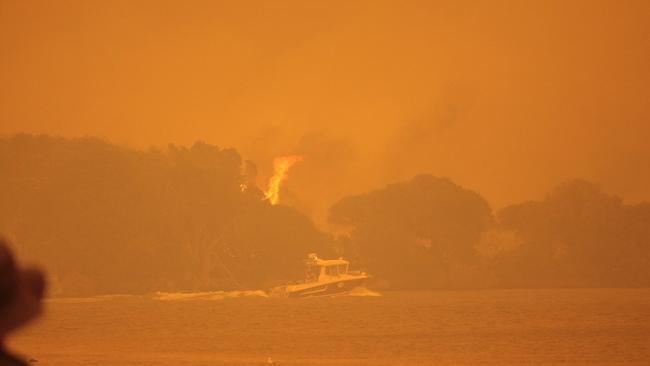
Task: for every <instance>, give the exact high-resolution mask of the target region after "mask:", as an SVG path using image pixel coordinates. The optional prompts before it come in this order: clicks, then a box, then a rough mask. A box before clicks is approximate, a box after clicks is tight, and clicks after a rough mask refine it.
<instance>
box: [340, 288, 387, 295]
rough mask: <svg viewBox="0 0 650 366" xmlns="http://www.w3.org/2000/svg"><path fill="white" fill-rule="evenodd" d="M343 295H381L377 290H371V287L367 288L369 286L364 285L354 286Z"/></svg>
mask: <svg viewBox="0 0 650 366" xmlns="http://www.w3.org/2000/svg"><path fill="white" fill-rule="evenodd" d="M345 296H360V297H364V296H373V297H376V296H381V294H380V293H379V292H377V291H373V290H371V289H369V288H367V287H365V286H359V287H356V288H354V290H352V291H350V292H348V293H347V294H346V295H345Z"/></svg>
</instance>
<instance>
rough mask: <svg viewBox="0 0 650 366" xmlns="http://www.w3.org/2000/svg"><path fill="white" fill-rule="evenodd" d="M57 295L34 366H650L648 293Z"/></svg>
mask: <svg viewBox="0 0 650 366" xmlns="http://www.w3.org/2000/svg"><path fill="white" fill-rule="evenodd" d="M254 295H255V294H250V295H249V296H244V297H237V298H229V297H228V296H226V298H224V296H222V294H197V295H192V296H189V295H185V296H181V295H178V294H176V295H175V294H167V295H161V296H146V297H104V298H88V299H58V300H53V301H50V302H48V304H47V314H46V316H45V317H44V318H43V319H42V320H41V321H40V322H38V323H36V324H34V325H33V326H31V327H30V328H29V329H27V330H25V331H23V332H22V333H21V334H20V335H19V336H18V337H15V338H14V340H13V342H12V346H13V348H15V349H20V350H22V351H26V352H28V353H29V355H31V356H32V357H35V358H36V359H38V360H39V362H38V365H43V366H47V365H72V366H76V365H84V366H87V365H205V366H208V365H267V359H268V357H272V358H273V360H274V361H275V362H276V365H278V366H283V365H486V364H492V365H504V364H506V365H551V364H553V365H556V364H557V365H595V364H600V365H650V289H584V290H583V289H580V290H490V291H453V292H452V291H450V292H388V293H384V294H383V296H381V297H372V296H346V297H336V298H326V299H303V300H288V299H273V298H265V297H260V296H254Z"/></svg>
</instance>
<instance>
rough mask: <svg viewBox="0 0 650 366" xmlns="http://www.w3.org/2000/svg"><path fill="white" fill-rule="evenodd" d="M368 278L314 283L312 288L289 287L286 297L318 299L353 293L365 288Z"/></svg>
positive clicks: (286, 290)
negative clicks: (356, 289)
mask: <svg viewBox="0 0 650 366" xmlns="http://www.w3.org/2000/svg"><path fill="white" fill-rule="evenodd" d="M367 279H368V278H367V277H359V278H350V279H344V280H339V281H333V282H328V283H317V282H316V283H313V285H311V286H304V285H303V286H301V287H300V288H292V287H290V286H288V287H287V288H286V289H285V296H287V297H289V298H303V297H316V296H335V295H342V294H345V293H348V292H350V291H352V290H353V289H355V288H357V287H359V286H363V285H364V284H365V283H366V280H367Z"/></svg>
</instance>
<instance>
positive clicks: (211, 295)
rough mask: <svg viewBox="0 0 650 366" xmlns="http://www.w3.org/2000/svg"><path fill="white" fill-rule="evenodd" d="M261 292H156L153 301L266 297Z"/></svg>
mask: <svg viewBox="0 0 650 366" xmlns="http://www.w3.org/2000/svg"><path fill="white" fill-rule="evenodd" d="M268 296H269V295H267V293H266V292H264V291H262V290H249V291H206V292H156V293H155V294H154V299H155V300H161V301H183V300H223V299H232V298H239V297H268Z"/></svg>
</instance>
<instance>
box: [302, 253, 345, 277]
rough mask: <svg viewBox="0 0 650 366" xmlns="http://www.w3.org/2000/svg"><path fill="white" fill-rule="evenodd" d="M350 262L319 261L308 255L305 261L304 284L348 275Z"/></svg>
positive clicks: (314, 256)
mask: <svg viewBox="0 0 650 366" xmlns="http://www.w3.org/2000/svg"><path fill="white" fill-rule="evenodd" d="M349 265H350V262H348V261H346V260H344V259H320V258H318V257H316V255H315V254H313V255H312V254H310V255H309V259H308V260H307V273H306V282H318V281H323V280H328V279H331V278H333V277H339V276H341V275H346V274H347V273H348V266H349Z"/></svg>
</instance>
